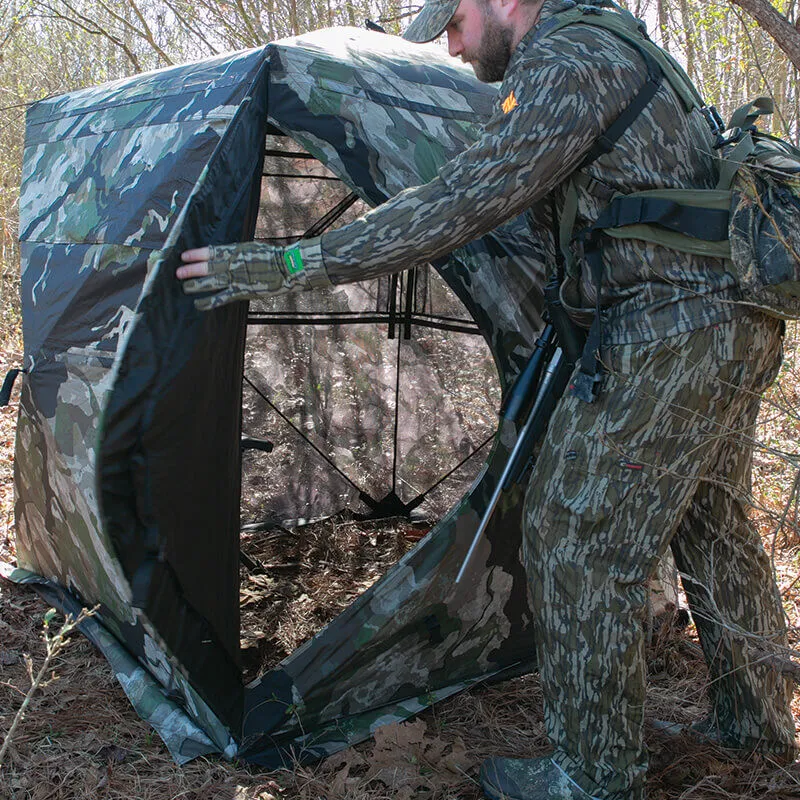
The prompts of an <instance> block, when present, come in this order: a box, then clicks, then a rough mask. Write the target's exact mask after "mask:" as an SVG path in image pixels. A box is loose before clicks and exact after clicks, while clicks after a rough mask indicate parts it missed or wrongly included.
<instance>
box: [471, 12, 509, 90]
mask: <svg viewBox="0 0 800 800" xmlns="http://www.w3.org/2000/svg"><path fill="white" fill-rule="evenodd" d="M483 25H484V28H483V36H482V37H481V43H480V46H479V47H478V52H477V53H476V54H475V55H474V57H473V58H471V59H470V63H471V64H472V68H473V69H474V70H475V77H476V78H477V79H478V80H479V81H482V82H483V83H494V82H495V81H500V80H502V79H503V76H504V75H505V74H506V69H507V67H508V62H509V61H510V60H511V53H512V52H513V50H514V48H513V47H512V45H511V41H512V32H511V30H510V29H509V28H504V27H503V26H502V25H501V24H500V23H499V22H498V21H497V20H496V19H495V18H494V16H492V14H490V13H486V14H484V17H483Z"/></svg>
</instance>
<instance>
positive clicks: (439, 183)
mask: <svg viewBox="0 0 800 800" xmlns="http://www.w3.org/2000/svg"><path fill="white" fill-rule="evenodd" d="M635 69H636V65H635V64H634V63H631V62H628V63H627V64H625V63H623V64H622V65H621V64H620V63H619V62H617V63H614V62H613V61H612V60H611V59H590V60H588V61H587V62H583V61H581V60H580V59H575V58H569V57H564V55H563V54H561V56H560V57H559V58H552V57H551V58H549V59H541V60H540V59H537V60H536V61H535V62H534V61H533V60H532V59H529V60H528V61H527V62H523V63H521V64H519V63H518V64H517V65H515V68H514V70H513V72H512V74H507V76H506V80H505V81H504V82H503V86H502V88H501V92H500V100H499V101H498V108H497V110H496V112H495V114H494V115H493V116H492V118H491V119H490V120H489V122H488V123H487V124H486V127H485V129H484V133H483V135H482V137H481V139H480V140H479V141H478V142H476V143H475V144H474V145H473V146H472V147H471V148H469V149H468V150H466V151H464V152H463V153H462V154H461V155H459V156H458V157H456V158H455V159H453V160H452V161H451V162H449V163H447V164H445V165H444V166H443V167H442V168H441V169H440V171H439V174H438V176H437V177H436V178H434V179H433V180H432V181H431V182H430V183H427V184H425V185H423V186H419V187H416V188H413V189H407V190H406V191H404V192H401V193H400V194H398V195H397V196H396V197H394V198H392V199H391V200H389V201H387V202H386V203H384V204H383V205H381V206H379V207H378V208H376V209H374V210H373V211H371V212H369V213H368V214H366V215H365V216H363V217H361V218H360V219H358V220H356V221H355V222H353V223H351V224H349V225H346V226H344V227H342V228H339V229H338V230H334V231H331V232H329V233H327V234H325V235H324V236H323V237H322V253H323V258H324V262H325V267H326V269H327V272H328V275H329V277H330V279H331V281H332V282H333V283H346V282H348V281H354V280H364V279H367V278H372V277H375V276H377V275H380V274H385V273H389V272H395V271H397V270H399V269H405V268H407V267H410V266H413V265H414V264H417V263H420V262H425V261H429V260H432V259H435V258H438V257H441V256H443V255H446V254H447V253H449V252H451V251H452V250H454V249H455V248H457V247H460V246H461V245H464V244H466V243H467V242H470V241H472V240H473V239H475V238H477V237H478V236H481V235H483V234H484V233H487V232H488V231H490V230H492V229H493V228H495V227H497V226H498V225H499V224H501V223H502V222H505V221H506V220H508V219H510V218H512V217H513V216H515V215H516V214H518V213H520V212H521V211H523V210H524V209H525V208H527V207H529V206H530V205H531V204H533V203H534V202H535V201H536V200H537V199H539V198H541V197H543V196H544V195H545V194H547V193H548V192H549V191H550V190H551V189H552V188H553V187H555V186H556V185H557V184H558V183H560V182H561V181H563V180H564V179H565V178H566V177H567V176H568V175H569V173H570V172H572V171H573V170H574V168H575V166H576V165H577V164H578V163H579V162H580V158H581V156H582V154H583V153H585V152H586V151H587V150H588V149H589V147H590V145H591V144H592V143H593V142H594V140H595V139H596V138H597V137H598V136H599V135H600V134H601V133H602V132H603V131H604V130H605V129H606V128H607V127H608V125H609V124H610V123H611V122H612V121H613V120H614V119H615V117H616V116H617V115H618V114H619V112H620V111H621V109H622V108H623V107H624V106H625V105H626V103H627V101H628V99H629V97H630V95H631V94H632V89H631V88H630V87H637V86H638V83H639V81H640V79H638V78H636V77H635ZM609 86H611V87H618V90H617V91H608V88H609ZM621 87H624V89H622V88H621Z"/></svg>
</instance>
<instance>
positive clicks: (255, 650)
mask: <svg viewBox="0 0 800 800" xmlns="http://www.w3.org/2000/svg"><path fill="white" fill-rule="evenodd" d="M0 347H2V350H0V352H1V353H2V363H3V367H4V368H6V369H7V368H8V367H9V366H12V365H14V363H15V362H17V361H18V359H19V356H20V353H19V340H18V336H13V335H12V336H6V338H5V340H4V343H3V344H2V345H1V346H0ZM794 356H795V353H794V346H792V347H791V348H790V351H789V353H788V358H787V367H786V370H785V375H784V382H783V386H784V388H783V390H782V391H783V397H781V398H780V401H781V404H787V403H789V402H791V403H794V401H795V399H796V398H795V397H794V394H793V391H792V392H790V391H789V390H788V389H787V388H786V386H787V385H791V386H792V387H793V386H795V385H798V386H800V380H798V381H797V382H795V381H794V374H793V373H794V369H795V358H794ZM799 377H800V376H799ZM789 379H791V383H790V381H789ZM777 391H780V390H773V395H774V393H775V392H777ZM793 407H800V403H798V404H797V405H794V406H793ZM14 422H15V409H14V408H13V407H12V408H7V409H2V410H0V526H2V527H1V528H0V558H2V559H4V560H13V558H14V546H13V538H12V534H13V517H12V488H11V482H12V460H13V430H14ZM795 422H796V420H795V418H793V417H786V418H782V417H781V416H780V415H778V414H773V415H771V416H770V415H766V416H765V422H764V425H763V426H762V431H760V435H762V434H763V438H765V439H767V440H768V443H769V444H770V446H771V447H775V448H779V449H780V448H783V449H786V450H788V449H789V447H790V445H791V447H793V446H794V445H793V442H794V441H796V430H795ZM793 474H794V473H793V471H791V470H790V469H789V468H788V467H786V466H784V462H781V461H779V462H778V463H777V466H776V463H775V460H774V459H772V460H769V459H766V458H764V457H761V456H759V458H758V459H757V464H756V481H757V483H756V486H757V490H758V492H759V498H760V504H759V507H760V509H761V510H760V512H759V516H758V523H759V525H760V527H761V530H762V533H763V534H764V536H765V539H766V540H767V541H768V542H769V543H770V544H772V543H773V542H775V543H776V544H777V545H779V546H780V547H778V548H777V549H776V551H775V556H776V559H775V560H776V569H777V573H778V578H779V584H780V586H781V588H782V589H783V590H784V599H785V602H786V608H787V613H788V614H789V619H790V622H791V624H792V625H793V626H794V630H795V638H796V631H797V629H798V625H800V581H796V580H795V579H796V578H797V576H798V574H800V557H799V556H798V545H800V542H799V541H798V540H797V539H795V538H794V534H793V532H792V531H791V530H781V531H780V532H779V533H778V535H777V536H776V535H775V530H774V523H775V519H776V518H780V516H781V512H782V508H783V503H784V499H785V497H786V495H787V491H788V488H787V482H788V481H789V476H791V475H793ZM325 524H326V525H328V526H331V529H330V530H327V531H325V530H322V529H319V530H316V531H315V529H313V528H310V529H308V530H307V531H304V532H300V533H299V534H291V533H281V532H277V533H273V534H269V535H268V534H265V533H263V532H262V533H251V534H249V535H248V536H246V537H245V538H244V540H243V549H244V550H245V551H246V552H247V553H248V554H249V555H250V556H251V557H253V558H255V559H257V561H259V562H261V563H268V564H272V563H281V564H287V563H288V564H296V566H292V567H284V569H285V570H287V571H288V572H289V574H291V576H292V578H293V580H292V583H293V585H295V587H298V588H296V589H294V590H293V591H292V592H289V593H286V592H284V594H283V595H281V592H282V591H283V590H282V589H281V587H280V586H274V587H272V589H271V591H272V597H271V600H272V601H273V602H275V603H276V608H277V612H276V617H275V623H274V624H272V623H271V622H270V623H269V624H265V621H264V618H263V616H262V611H263V610H264V609H265V608H266V606H267V605H269V604H265V602H264V596H265V595H266V594H268V592H267V593H262V592H260V591H252V594H253V597H251V598H250V599H249V600H248V597H247V593H248V587H249V586H250V584H252V585H253V586H254V587H257V586H258V585H259V583H263V580H264V579H265V577H264V576H263V575H262V576H259V570H258V564H257V563H255V562H253V563H251V564H250V566H249V567H248V568H247V569H246V570H244V571H243V584H242V585H243V595H244V596H243V601H244V606H243V613H244V617H245V625H244V633H243V644H244V645H245V646H246V647H247V648H248V649H250V650H252V660H251V664H250V668H251V669H252V670H257V669H260V668H261V667H262V666H264V664H265V663H266V661H265V660H264V655H265V653H267V652H268V651H269V650H270V647H265V646H264V642H265V641H266V642H270V644H271V645H272V646H274V645H276V644H277V645H278V646H280V647H281V648H282V652H289V651H290V650H291V649H292V647H294V646H295V645H296V644H297V643H298V641H300V640H302V639H304V638H306V637H307V636H308V635H309V634H310V633H311V632H313V631H314V630H316V629H318V627H319V626H321V625H322V624H324V622H326V621H327V619H329V618H330V617H332V616H333V615H335V613H337V611H338V609H339V608H341V607H342V606H344V605H346V604H347V602H349V601H350V599H352V597H353V596H354V595H355V594H357V593H358V592H360V591H363V589H364V588H365V587H366V586H367V585H369V584H370V583H371V582H372V581H373V580H374V579H375V578H376V577H378V576H379V575H380V574H381V573H382V571H383V570H384V568H385V566H386V565H387V564H388V563H391V562H392V561H394V560H395V559H396V558H397V557H398V556H399V555H400V553H401V552H403V551H404V550H405V549H406V548H407V547H408V546H409V545H411V544H413V539H414V538H415V537H416V536H417V535H418V534H419V531H415V530H414V529H413V527H411V526H408V525H406V524H400V523H397V524H392V525H389V526H388V527H381V528H377V527H370V526H356V525H354V524H352V523H351V522H350V521H348V520H344V519H339V520H335V521H330V522H328V523H325ZM331 534H335V535H333V536H331ZM332 539H333V540H334V541H335V542H338V544H335V545H331V544H330V543H331V540H332ZM355 542H357V544H358V547H357V548H355V550H356V551H357V552H359V553H360V554H361V555H360V556H359V557H358V558H355V557H354V556H353V548H352V547H349V546H348V543H349V544H350V545H352V544H353V543H355ZM287 543H288V544H287ZM279 559H280V562H279ZM319 561H326V562H327V563H328V564H329V567H328V574H329V577H331V578H332V581H333V583H335V586H333V587H330V586H329V587H328V588H327V589H326V591H327V594H326V595H325V597H324V601H325V602H324V603H323V602H320V601H319V596H318V594H316V593H318V592H319V591H320V586H319V583H318V582H315V579H314V577H313V571H312V570H309V569H307V568H306V567H307V565H308V564H309V563H315V562H316V563H317V564H318V562H319ZM278 571H280V570H278ZM251 578H255V580H251ZM793 581H794V582H793ZM261 588H263V587H261ZM323 606H327V608H324V609H323ZM46 611H47V606H46V605H45V604H44V603H43V602H42V601H41V600H40V599H39V598H38V596H36V595H35V594H34V593H32V592H30V591H28V590H25V589H22V588H19V587H15V586H11V585H8V584H6V583H0V732H2V734H3V735H5V733H6V732H7V731H8V728H9V726H10V725H11V721H12V719H13V717H14V714H15V712H16V710H17V709H18V708H19V705H20V704H21V702H22V700H23V697H24V696H25V693H26V692H27V691H28V689H29V688H30V674H29V673H30V670H29V667H28V666H27V665H26V657H30V659H31V662H32V665H33V668H34V670H35V669H36V668H38V666H39V665H41V664H42V662H43V660H44V658H45V645H44V642H43V638H42V619H43V616H44V614H45V613H46ZM281 616H282V617H283V619H284V620H285V619H286V618H287V617H292V618H293V619H294V620H295V621H294V622H293V626H292V627H287V626H286V625H285V624H284V625H283V627H281V626H280V625H278V624H277V620H278V618H279V617H281ZM256 619H258V620H259V625H260V627H258V628H257V627H256V625H255V620H256ZM56 622H57V621H54V622H53V623H51V625H52V624H56ZM251 623H252V624H251ZM672 623H673V621H672V620H665V621H664V623H663V624H662V625H661V627H659V628H658V629H657V630H656V635H655V636H654V639H653V642H652V643H651V646H650V649H649V653H648V669H649V673H650V680H649V694H648V708H647V716H648V720H652V719H653V718H658V719H667V720H672V721H678V722H690V721H692V720H694V719H697V718H698V717H700V716H702V714H703V713H704V709H705V702H706V701H705V686H706V682H707V673H706V670H705V665H704V663H703V660H702V657H701V655H700V652H699V647H698V646H697V644H696V642H695V641H694V639H693V637H692V630H691V628H689V629H682V628H680V627H679V626H676V625H674V624H672ZM794 711H795V719H796V720H797V721H798V724H800V693H798V694H797V695H796V697H795V706H794ZM646 737H647V744H648V747H649V748H650V753H651V767H650V772H649V774H648V792H649V797H650V800H733V799H734V798H736V799H737V800H757V799H759V800H760V798H771V799H773V800H778V799H779V798H780V799H781V800H789V798H794V800H797V798H798V797H800V764H795V765H793V766H791V767H788V768H782V767H780V766H778V765H777V764H774V763H771V762H770V761H769V760H766V759H762V758H758V757H750V758H739V757H736V756H735V755H734V754H731V753H727V752H725V751H722V750H719V749H717V748H714V747H710V746H706V745H701V744H698V743H697V742H696V741H694V740H692V739H690V738H689V737H686V736H676V737H672V736H668V735H666V734H664V733H662V732H659V731H658V730H656V729H654V728H653V727H652V725H648V728H647V734H646ZM546 751H547V739H546V737H545V734H544V728H543V721H542V711H541V697H540V689H539V684H538V681H537V679H536V677H535V676H529V677H526V678H520V679H516V680H513V681H508V682H505V683H502V684H497V685H494V686H484V687H481V688H477V689H474V690H473V691H471V692H466V693H464V694H462V695H460V696H458V697H455V698H452V699H450V700H448V701H445V702H443V703H440V704H439V705H437V706H436V707H435V708H432V709H430V710H429V711H427V712H426V713H424V714H423V715H421V716H420V717H419V718H418V719H417V720H416V721H412V722H409V723H405V724H403V725H395V726H389V727H387V728H385V729H382V731H381V732H380V733H379V735H378V736H377V737H376V739H375V740H373V741H370V742H365V743H364V744H362V745H359V746H357V747H355V748H351V749H350V750H348V751H345V752H344V753H340V754H337V755H335V756H333V757H332V758H330V759H328V760H327V761H325V762H323V763H322V764H318V765H315V766H311V767H306V766H298V767H297V768H296V769H294V770H291V771H287V770H283V771H278V772H274V773H264V772H259V771H258V770H256V769H251V768H249V767H247V766H246V765H243V764H238V763H233V764H231V763H227V762H224V761H222V760H219V759H214V758H211V759H198V760H196V761H195V762H192V763H191V764H188V765H186V766H184V767H177V766H176V765H175V764H174V763H173V762H172V760H171V759H170V757H169V754H168V753H167V751H166V748H165V747H164V746H163V745H162V744H161V742H160V740H159V739H158V737H157V736H156V735H155V734H154V733H153V732H152V731H151V730H150V729H149V727H148V726H147V725H146V724H145V723H143V722H142V721H141V720H139V719H138V718H137V717H136V715H135V714H134V712H133V710H132V709H131V707H130V705H129V703H128V701H127V699H126V698H125V696H124V694H123V692H122V690H121V688H120V687H119V685H118V684H117V683H116V681H115V679H114V678H113V675H112V673H111V670H110V668H109V667H108V665H107V663H106V662H105V660H104V659H103V658H102V657H101V656H99V655H98V654H97V653H96V652H95V650H94V649H93V647H92V646H91V645H90V644H89V643H88V642H87V641H86V640H85V639H83V638H82V637H80V636H74V637H72V639H71V641H70V642H69V643H68V645H67V647H66V648H65V649H64V650H63V651H62V652H61V653H60V654H59V655H58V656H57V657H56V658H55V660H54V661H53V663H52V669H51V672H50V674H49V675H48V676H47V678H46V680H45V681H44V682H43V684H42V686H41V687H40V689H39V690H38V691H37V692H36V694H34V696H33V698H32V702H31V705H30V708H29V710H28V714H27V716H26V718H25V720H24V721H23V723H22V724H21V725H20V727H19V729H18V730H17V732H16V733H15V736H14V738H13V740H12V743H11V746H10V748H9V752H8V754H7V756H6V763H5V764H4V765H3V767H2V769H1V770H0V799H1V800H68V799H71V798H81V799H83V798H126V800H127V799H128V798H136V800H139V799H141V800H151V799H152V800H155V799H156V798H158V800H164V799H165V798H174V799H175V800H177V798H184V799H185V800H207V799H208V798H213V799H214V800H217V799H219V800H270V799H271V798H297V800H319V798H326V800H388V798H393V799H395V800H396V799H398V798H399V800H408V799H410V798H420V800H455V799H456V798H460V799H462V800H477V798H479V797H480V796H481V795H480V791H479V789H478V786H477V782H476V776H477V769H478V766H479V764H480V762H481V760H482V759H483V758H484V757H486V756H488V755H517V756H526V755H530V756H533V755H538V754H543V753H545V752H546Z"/></svg>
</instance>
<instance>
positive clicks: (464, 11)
mask: <svg viewBox="0 0 800 800" xmlns="http://www.w3.org/2000/svg"><path fill="white" fill-rule="evenodd" d="M445 30H446V31H447V44H448V49H449V50H450V55H451V56H460V58H461V60H462V61H464V62H466V63H468V64H471V65H472V68H473V69H474V70H475V75H476V76H477V78H478V80H480V81H484V82H485V83H493V82H494V81H499V80H502V78H503V75H505V71H506V68H507V67H508V62H509V60H510V59H511V53H512V51H513V50H514V46H513V43H512V42H513V33H512V29H511V27H507V26H506V25H505V24H504V23H503V22H502V21H501V20H500V19H499V18H498V16H497V13H496V11H495V10H494V8H493V6H492V5H491V2H490V0H461V3H459V5H458V8H457V9H456V11H455V13H454V14H453V18H452V19H451V20H450V23H449V24H448V25H447V28H446V29H445Z"/></svg>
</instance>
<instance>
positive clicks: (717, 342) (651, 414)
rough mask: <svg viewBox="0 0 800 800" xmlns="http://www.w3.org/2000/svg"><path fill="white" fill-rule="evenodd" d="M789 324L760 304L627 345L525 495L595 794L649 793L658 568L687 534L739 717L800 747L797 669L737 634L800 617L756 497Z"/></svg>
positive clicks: (718, 683)
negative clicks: (650, 596)
mask: <svg viewBox="0 0 800 800" xmlns="http://www.w3.org/2000/svg"><path fill="white" fill-rule="evenodd" d="M779 325H780V324H779V323H778V322H777V321H775V320H771V319H768V318H766V317H763V316H761V315H759V314H753V315H752V316H751V317H745V318H742V319H739V320H735V321H733V322H730V323H725V324H721V325H718V326H714V327H710V328H705V329H701V330H698V331H694V332H692V333H689V334H684V335H682V336H676V337H674V338H671V339H669V340H666V341H659V342H653V343H647V344H644V345H625V346H617V347H613V348H609V349H607V350H606V351H605V352H604V353H603V359H604V361H605V363H606V365H607V368H608V372H607V374H606V379H605V382H604V386H603V391H602V393H601V395H600V397H599V398H598V399H597V400H596V401H595V403H593V404H591V405H590V404H587V403H584V402H582V401H580V400H576V399H575V398H574V397H565V398H564V400H563V401H562V402H561V404H560V405H559V407H558V409H557V410H556V413H555V414H554V416H553V418H552V420H551V422H550V427H549V431H548V436H547V440H546V442H545V446H544V447H543V448H542V453H541V456H540V457H539V460H538V462H537V464H536V467H535V470H534V472H533V474H532V476H531V481H530V486H529V489H528V494H527V496H526V500H525V523H526V530H525V535H524V537H523V553H524V558H525V563H526V568H527V571H528V576H529V579H530V582H531V586H532V596H533V605H534V609H535V613H536V615H537V626H538V630H537V647H538V653H537V655H538V658H539V663H540V665H541V679H542V685H543V690H544V706H545V723H546V726H547V732H548V735H549V737H550V740H551V743H552V744H553V746H554V747H555V754H554V758H555V760H556V761H557V762H558V763H559V764H560V765H561V766H562V767H563V768H564V769H565V770H566V771H567V772H568V773H569V774H570V775H571V776H572V777H573V778H574V779H575V780H576V781H577V782H578V783H579V784H581V785H582V786H583V787H584V788H585V789H586V790H587V791H589V792H590V793H592V794H594V795H595V796H598V797H602V798H609V800H611V799H612V798H613V800H616V799H617V798H620V799H621V798H623V797H624V798H626V800H631V798H632V799H633V800H636V798H641V797H642V796H643V783H644V774H645V771H646V768H647V755H646V750H645V748H644V745H643V740H642V728H643V720H644V700H645V659H644V636H643V622H644V618H645V614H646V605H647V581H648V578H649V577H650V576H651V575H652V574H653V571H654V570H655V568H656V566H657V563H658V559H659V557H660V556H661V555H663V554H664V553H665V551H666V549H667V547H669V546H670V545H671V546H672V550H673V553H674V554H675V558H676V562H677V564H678V567H679V569H680V570H681V572H682V573H684V574H685V575H689V576H692V579H691V580H690V581H688V580H687V579H686V578H684V585H685V587H686V590H687V593H688V595H689V598H690V602H691V608H692V612H693V616H694V619H695V622H696V623H697V626H698V629H699V631H700V636H701V641H702V645H703V649H704V653H705V656H706V659H707V661H708V663H709V667H710V670H711V676H712V683H711V692H712V702H713V712H714V714H715V715H716V719H717V721H718V723H719V725H720V727H721V729H722V731H723V733H724V734H725V735H726V736H728V737H730V738H731V739H732V740H734V741H738V742H740V743H741V744H742V745H752V744H755V743H757V742H761V744H762V746H763V748H765V749H771V750H773V751H778V752H783V753H786V752H787V751H789V752H791V751H792V749H793V747H794V724H793V721H792V716H791V712H790V711H789V704H788V703H789V696H790V695H789V685H788V682H787V681H786V680H785V679H783V678H782V677H780V676H779V675H778V674H776V673H775V672H773V671H771V670H769V669H767V668H766V667H764V666H761V665H756V664H754V663H750V660H749V659H750V655H749V653H750V651H749V650H748V649H747V647H745V646H744V644H743V638H742V636H741V635H740V634H737V633H736V630H737V629H738V630H739V631H741V630H744V631H753V632H759V633H764V634H766V635H767V636H771V637H773V638H774V639H776V640H780V641H782V637H783V635H784V632H785V623H784V617H783V612H782V609H781V605H780V599H779V597H778V593H777V589H776V586H775V582H774V578H773V576H772V572H771V569H770V564H769V559H768V557H767V555H766V553H765V552H764V549H763V547H762V545H761V542H760V539H759V538H758V536H757V534H756V532H755V531H754V530H753V528H752V526H751V524H750V523H749V521H748V518H747V512H746V503H745V500H746V498H747V496H748V495H749V491H750V486H749V482H750V464H751V459H752V440H751V437H752V435H753V424H754V421H755V419H756V416H757V413H758V407H759V402H760V394H761V392H762V391H763V390H764V389H766V388H767V387H768V386H769V385H770V383H771V382H772V380H773V378H774V377H775V375H776V373H777V370H778V367H779V364H780V330H779ZM722 622H724V623H725V624H724V625H723V624H721V623H722Z"/></svg>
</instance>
